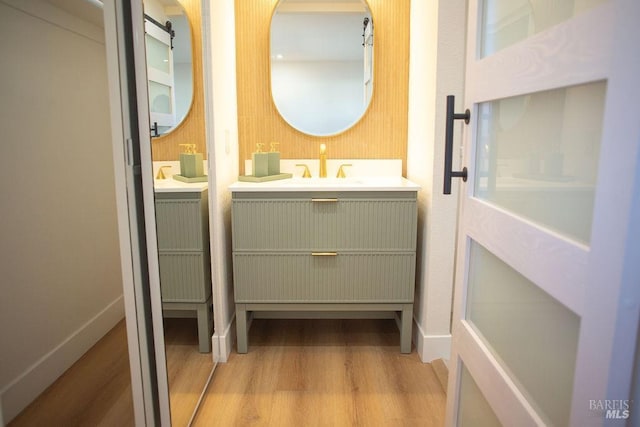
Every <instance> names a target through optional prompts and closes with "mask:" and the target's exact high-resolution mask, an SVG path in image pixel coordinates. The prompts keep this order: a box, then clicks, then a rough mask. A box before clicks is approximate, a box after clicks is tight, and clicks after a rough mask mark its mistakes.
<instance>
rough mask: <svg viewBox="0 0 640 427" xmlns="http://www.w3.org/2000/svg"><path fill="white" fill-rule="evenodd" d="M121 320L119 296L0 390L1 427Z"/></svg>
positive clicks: (121, 300) (122, 316)
mask: <svg viewBox="0 0 640 427" xmlns="http://www.w3.org/2000/svg"><path fill="white" fill-rule="evenodd" d="M123 318H124V300H123V296H122V295H120V296H119V297H118V298H116V299H115V300H114V301H113V302H111V303H110V304H109V305H108V306H107V307H106V308H104V309H103V310H102V311H101V312H100V313H98V314H97V315H96V316H94V317H93V318H92V319H91V320H89V321H88V322H87V323H85V324H84V325H82V326H81V327H80V328H78V329H77V330H76V331H75V332H73V333H72V334H71V335H69V337H67V338H66V339H65V340H64V341H63V342H61V343H60V344H58V345H57V346H56V347H55V348H54V349H53V350H51V351H50V352H49V353H47V354H45V355H44V356H42V357H41V358H40V359H39V360H38V361H37V362H36V363H34V364H33V365H31V366H30V367H29V368H28V369H27V370H26V371H24V372H23V373H22V374H20V376H18V377H17V378H16V379H14V380H13V381H12V382H11V383H9V384H8V385H7V386H6V387H5V388H4V389H3V390H1V391H0V416H2V417H4V420H3V419H2V417H0V425H4V424H3V422H9V421H11V420H12V419H13V418H15V416H16V415H18V414H19V413H20V412H21V411H22V410H23V409H24V408H25V407H27V405H29V403H31V402H32V401H33V400H34V399H35V398H36V397H38V395H40V393H42V392H43V391H44V390H45V389H46V388H47V387H49V386H50V385H51V384H52V383H53V382H54V381H55V380H57V379H58V378H59V377H60V375H62V374H63V373H64V372H65V371H66V370H67V369H69V368H70V367H71V365H73V364H74V363H75V362H76V361H77V360H78V359H79V358H80V357H81V356H82V355H83V354H85V353H86V352H87V350H89V349H90V348H91V347H92V346H93V345H94V344H95V343H96V342H98V340H100V338H102V337H103V336H105V334H106V333H107V332H109V331H110V330H111V329H112V328H113V327H114V326H115V325H116V324H117V323H118V322H119V321H120V320H122V319H123Z"/></svg>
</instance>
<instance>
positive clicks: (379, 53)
mask: <svg viewBox="0 0 640 427" xmlns="http://www.w3.org/2000/svg"><path fill="white" fill-rule="evenodd" d="M277 2H278V0H236V1H235V13H236V54H237V59H236V67H237V68H236V72H237V85H238V87H237V90H238V133H239V135H238V140H239V145H240V147H239V152H240V156H239V157H240V158H239V161H240V165H239V166H240V173H241V174H244V173H245V171H244V161H245V159H250V158H251V153H252V152H253V151H255V147H256V143H258V142H264V143H266V144H265V147H269V142H271V141H277V142H279V143H280V145H279V149H280V152H281V157H282V158H284V159H295V158H317V157H318V151H319V145H320V144H321V143H325V144H326V145H327V153H328V157H329V158H345V159H346V158H352V159H358V158H376V159H402V165H403V166H402V170H403V174H404V175H406V160H407V111H408V98H409V94H408V86H409V13H410V0H393V1H389V0H367V3H368V4H369V8H370V10H371V14H372V17H373V23H374V39H373V43H374V69H373V73H374V74H373V76H374V77H373V78H374V90H373V97H372V99H371V104H370V105H369V109H368V111H367V112H366V113H365V115H364V117H363V118H362V119H361V120H360V121H359V122H358V123H357V124H356V125H355V126H354V127H352V128H351V129H349V130H347V131H345V132H343V133H341V134H339V135H336V136H328V137H313V136H308V135H305V134H303V133H301V132H299V131H297V130H295V129H293V128H292V127H291V126H289V125H288V124H287V123H286V122H285V121H284V119H283V118H282V117H281V116H280V114H279V113H278V111H277V109H276V107H275V105H274V103H273V101H272V99H271V83H270V59H269V50H270V48H269V46H270V36H269V35H270V25H271V15H272V13H273V11H274V9H275V7H276V4H277Z"/></svg>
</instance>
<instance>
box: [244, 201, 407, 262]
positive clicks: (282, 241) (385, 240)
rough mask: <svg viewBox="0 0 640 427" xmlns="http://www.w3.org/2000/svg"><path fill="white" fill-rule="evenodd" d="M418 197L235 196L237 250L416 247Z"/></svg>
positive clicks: (353, 249) (395, 248)
mask: <svg viewBox="0 0 640 427" xmlns="http://www.w3.org/2000/svg"><path fill="white" fill-rule="evenodd" d="M416 229H417V205H416V200H415V197H414V198H412V197H407V198H398V199H350V198H343V197H340V196H338V197H318V198H305V199H263V200H251V199H246V200H235V199H234V201H233V250H234V251H251V250H263V251H278V250H280V251H283V250H305V251H314V250H342V251H345V250H346V251H362V250H372V251H376V250H378V251H381V250H384V251H413V250H415V247H416Z"/></svg>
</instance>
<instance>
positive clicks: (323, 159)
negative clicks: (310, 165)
mask: <svg viewBox="0 0 640 427" xmlns="http://www.w3.org/2000/svg"><path fill="white" fill-rule="evenodd" d="M318 176H319V177H320V178H326V177H327V146H326V145H325V144H320V174H319V175H318Z"/></svg>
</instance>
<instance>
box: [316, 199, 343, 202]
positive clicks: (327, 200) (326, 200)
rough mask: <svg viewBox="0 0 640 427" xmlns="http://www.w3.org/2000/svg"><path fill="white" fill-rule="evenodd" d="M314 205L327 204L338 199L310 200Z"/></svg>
mask: <svg viewBox="0 0 640 427" xmlns="http://www.w3.org/2000/svg"><path fill="white" fill-rule="evenodd" d="M311 201H312V202H314V203H327V202H337V201H338V199H311Z"/></svg>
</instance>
